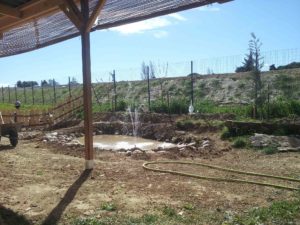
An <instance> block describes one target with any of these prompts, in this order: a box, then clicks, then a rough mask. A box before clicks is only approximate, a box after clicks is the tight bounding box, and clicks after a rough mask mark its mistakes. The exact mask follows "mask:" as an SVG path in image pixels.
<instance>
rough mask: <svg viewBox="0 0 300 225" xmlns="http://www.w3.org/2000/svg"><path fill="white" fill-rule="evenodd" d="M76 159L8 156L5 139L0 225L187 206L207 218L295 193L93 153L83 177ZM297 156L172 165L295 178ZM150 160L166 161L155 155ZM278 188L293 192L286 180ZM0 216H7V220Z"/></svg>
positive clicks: (25, 148) (246, 153)
mask: <svg viewBox="0 0 300 225" xmlns="http://www.w3.org/2000/svg"><path fill="white" fill-rule="evenodd" d="M212 137H213V135H212ZM215 139H216V137H215ZM215 142H216V144H215V145H214V146H215V148H219V147H221V146H222V145H223V144H222V142H221V141H219V140H217V139H216V140H215ZM74 151H75V150H74ZM75 152H76V153H74V154H66V153H68V152H67V151H66V149H64V148H63V147H60V146H56V147H53V146H47V145H44V144H42V143H40V142H38V141H30V140H23V141H20V143H19V145H18V146H17V147H16V148H15V149H12V148H10V147H9V146H8V142H7V141H6V140H4V139H3V140H2V142H1V145H0V190H1V191H0V215H1V214H2V219H1V217H0V224H1V225H4V224H9V225H11V224H43V225H45V224H72V221H73V220H74V218H78V217H85V216H95V217H96V218H101V217H105V216H113V215H114V214H117V215H126V216H128V215H130V216H139V215H143V214H145V213H151V212H157V211H159V210H161V209H162V207H164V206H166V205H168V206H172V207H173V208H175V209H176V211H177V212H180V211H181V210H182V208H183V207H184V205H187V204H192V205H193V206H195V207H198V208H201V209H202V210H203V211H204V212H207V213H210V214H212V215H214V214H215V215H223V214H224V213H225V212H226V211H233V212H244V211H245V210H248V209H250V208H252V207H258V206H268V205H270V204H271V203H272V202H273V201H277V200H287V199H292V198H293V193H292V192H290V191H286V190H279V189H274V188H269V187H262V186H255V185H249V184H238V183H228V182H212V181H205V180H198V179H194V178H187V177H180V176H175V175H170V174H163V173H154V172H150V171H145V170H144V169H143V168H142V164H143V162H144V161H143V160H140V159H136V158H133V157H126V156H125V155H122V154H118V153H114V152H97V153H96V160H95V163H96V166H95V169H94V170H93V171H84V159H83V158H82V157H81V155H82V152H80V151H79V150H77V151H75ZM299 157H300V155H299V153H284V154H275V155H263V154H261V153H259V152H255V151H252V150H229V151H227V152H223V153H222V154H221V155H218V156H214V157H208V156H205V157H192V158H186V157H185V158H180V157H176V160H178V159H181V160H189V161H192V160H193V161H195V162H203V163H210V164H213V165H218V166H222V167H226V168H234V169H240V170H246V171H253V172H260V173H268V174H274V175H282V176H291V177H298V178H299V174H300V158H299ZM150 159H151V160H166V159H168V157H166V156H165V155H159V154H156V155H155V156H153V157H151V158H150ZM164 167H165V168H172V169H174V170H182V171H185V172H189V173H197V174H201V175H206V176H221V177H228V178H237V177H240V178H245V177H241V176H239V175H233V174H229V173H222V172H217V171H212V170H209V169H205V168H199V167H198V168H197V167H187V166H175V165H166V166H164ZM249 179H252V180H260V181H267V180H264V179H261V178H254V177H249ZM268 181H269V182H273V183H274V182H277V183H278V181H275V180H268ZM279 183H280V184H283V185H293V186H297V184H293V183H291V182H287V181H286V182H279ZM298 185H299V184H298ZM106 202H110V203H113V204H115V205H116V208H117V210H116V211H113V212H108V211H105V210H102V209H101V205H102V204H103V203H106ZM3 215H7V217H6V219H5V218H4V219H3ZM15 221H17V222H15ZM211 224H214V223H213V222H211Z"/></svg>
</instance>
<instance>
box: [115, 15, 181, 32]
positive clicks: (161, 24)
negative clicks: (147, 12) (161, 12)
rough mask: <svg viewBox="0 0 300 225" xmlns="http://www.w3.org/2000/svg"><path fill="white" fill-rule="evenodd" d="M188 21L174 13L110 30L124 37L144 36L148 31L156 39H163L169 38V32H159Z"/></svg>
mask: <svg viewBox="0 0 300 225" xmlns="http://www.w3.org/2000/svg"><path fill="white" fill-rule="evenodd" d="M186 20H187V19H186V18H185V17H183V16H182V15H180V14H179V13H173V14H170V15H168V16H164V17H157V18H153V19H148V20H144V21H140V22H136V23H131V24H126V25H123V26H119V27H114V28H111V29H109V30H111V31H115V32H119V33H120V34H122V35H131V34H143V33H146V32H148V31H154V32H151V34H152V35H153V36H154V37H155V38H163V37H166V36H168V32H167V31H164V30H159V29H162V28H165V27H168V26H171V25H173V24H176V22H178V21H186Z"/></svg>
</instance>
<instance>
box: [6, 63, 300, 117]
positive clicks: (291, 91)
mask: <svg viewBox="0 0 300 225" xmlns="http://www.w3.org/2000/svg"><path fill="white" fill-rule="evenodd" d="M262 85H263V89H262V92H261V96H262V99H261V101H263V102H267V99H268V98H269V102H270V103H274V102H278V101H279V102H280V104H282V103H289V102H290V101H292V100H294V101H299V99H300V69H290V70H278V71H270V72H264V73H262ZM93 87H94V89H93V90H92V92H93V104H94V110H95V111H110V110H112V109H113V105H114V104H113V102H114V91H113V83H97V84H93ZM150 89H151V91H150V93H151V107H152V110H154V111H158V112H160V111H161V112H168V110H171V112H175V113H180V112H187V109H188V106H189V104H190V100H191V77H190V76H184V77H174V78H157V79H152V80H150ZM42 92H44V107H51V106H53V105H55V104H57V103H59V102H62V101H64V100H66V99H67V98H68V97H69V96H70V93H69V89H68V86H67V85H66V86H59V87H56V94H55V95H54V91H53V87H45V88H43V90H42V88H41V87H35V88H34V91H33V92H32V89H31V88H27V89H25V92H24V89H21V88H17V89H14V88H11V89H10V102H9V93H8V89H7V88H5V89H4V92H3V94H4V102H6V103H9V104H13V103H14V101H15V98H16V97H17V98H18V99H19V100H20V101H21V102H22V103H23V104H25V105H32V104H33V97H32V93H33V94H34V103H35V105H42V103H43V99H42ZM116 92H117V102H118V104H117V105H118V109H119V110H124V109H126V108H127V107H128V106H130V105H131V106H132V107H133V108H134V107H138V106H140V105H141V104H143V105H145V106H148V88H147V81H144V80H143V81H121V82H118V83H117V88H116ZM71 94H72V95H75V96H78V95H80V94H82V85H77V86H73V87H71ZM55 97H56V99H55ZM97 99H98V100H97ZM194 99H195V104H194V105H195V109H196V110H197V111H200V112H208V113H209V112H233V113H241V114H245V113H247V112H246V111H247V110H248V111H249V110H251V107H252V106H251V103H252V102H253V82H252V78H251V74H250V73H233V74H217V75H195V76H194ZM2 101H3V96H2V93H0V102H2ZM3 107H4V105H2V106H1V108H3ZM6 107H9V106H7V105H6ZM27 107H30V106H27ZM32 107H36V106H32ZM247 107H248V108H247ZM278 107H279V108H282V106H280V105H279V106H278ZM235 110H237V111H239V112H235ZM273 110H276V109H273ZM299 111H300V109H299ZM288 113H291V114H293V113H294V112H285V113H283V114H288Z"/></svg>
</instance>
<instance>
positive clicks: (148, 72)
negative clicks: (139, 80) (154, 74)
mask: <svg viewBox="0 0 300 225" xmlns="http://www.w3.org/2000/svg"><path fill="white" fill-rule="evenodd" d="M146 68H147V83H148V107H149V112H150V111H151V103H150V77H149V76H150V69H149V66H147V67H146Z"/></svg>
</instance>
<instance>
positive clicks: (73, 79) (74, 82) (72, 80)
mask: <svg viewBox="0 0 300 225" xmlns="http://www.w3.org/2000/svg"><path fill="white" fill-rule="evenodd" d="M77 84H78V81H77V79H76V78H75V77H72V78H71V80H70V85H71V86H76V85H77Z"/></svg>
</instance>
